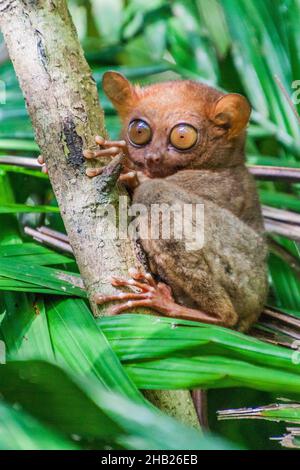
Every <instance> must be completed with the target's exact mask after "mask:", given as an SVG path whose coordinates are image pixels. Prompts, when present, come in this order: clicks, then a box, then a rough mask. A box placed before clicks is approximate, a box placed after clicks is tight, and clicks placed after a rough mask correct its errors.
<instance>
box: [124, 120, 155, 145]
mask: <svg viewBox="0 0 300 470" xmlns="http://www.w3.org/2000/svg"><path fill="white" fill-rule="evenodd" d="M128 137H129V140H130V142H131V143H132V144H133V145H146V144H148V142H150V139H151V137H152V131H151V127H150V126H149V124H147V123H146V122H145V121H142V120H141V119H135V120H134V121H131V123H130V124H129V127H128Z"/></svg>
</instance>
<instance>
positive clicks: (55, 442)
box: [0, 402, 79, 450]
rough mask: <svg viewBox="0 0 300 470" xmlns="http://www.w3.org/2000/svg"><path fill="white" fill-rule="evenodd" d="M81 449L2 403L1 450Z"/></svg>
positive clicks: (0, 424)
mask: <svg viewBox="0 0 300 470" xmlns="http://www.w3.org/2000/svg"><path fill="white" fill-rule="evenodd" d="M76 449H79V447H78V446H77V445H76V444H75V443H73V442H72V441H69V440H67V439H66V438H65V437H63V436H61V435H60V434H59V433H57V432H55V431H53V430H52V429H50V428H47V427H46V426H45V425H43V424H41V423H39V422H38V421H37V420H36V419H34V418H33V417H32V416H30V415H28V414H27V413H24V411H22V410H20V409H14V408H13V407H12V406H10V405H7V404H6V403H3V402H0V450H76Z"/></svg>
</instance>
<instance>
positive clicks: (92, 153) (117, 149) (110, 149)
mask: <svg viewBox="0 0 300 470" xmlns="http://www.w3.org/2000/svg"><path fill="white" fill-rule="evenodd" d="M95 141H96V143H97V144H98V145H100V147H102V148H100V149H99V150H90V149H87V150H84V151H83V156H84V157H85V158H86V159H94V158H102V157H106V158H107V157H112V158H113V157H116V156H117V155H119V154H120V153H121V152H122V151H125V150H126V142H125V140H105V139H104V138H103V137H101V136H96V137H95ZM37 160H38V162H39V163H40V164H41V165H42V166H43V168H42V172H43V173H48V169H47V166H46V164H45V160H44V157H43V155H40V156H39V157H38V159H37ZM103 168H104V167H102V168H87V170H86V175H87V176H89V177H90V178H93V177H95V176H98V175H100V174H101V173H102V171H103ZM146 179H148V178H147V176H145V175H144V174H143V173H142V172H140V171H135V170H132V169H131V168H129V167H127V166H126V165H125V166H124V167H123V171H122V174H121V175H120V177H119V181H121V182H122V183H123V184H125V186H127V187H128V188H129V189H135V188H136V187H137V186H139V184H141V183H142V182H143V181H145V180H146Z"/></svg>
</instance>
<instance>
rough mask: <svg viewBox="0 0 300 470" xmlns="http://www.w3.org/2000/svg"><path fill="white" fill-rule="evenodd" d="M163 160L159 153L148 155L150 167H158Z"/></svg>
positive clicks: (147, 159)
mask: <svg viewBox="0 0 300 470" xmlns="http://www.w3.org/2000/svg"><path fill="white" fill-rule="evenodd" d="M161 160H162V155H161V154H160V153H159V152H157V153H149V154H148V155H146V161H147V164H148V165H157V164H158V163H160V162H161Z"/></svg>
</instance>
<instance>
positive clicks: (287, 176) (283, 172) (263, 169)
mask: <svg viewBox="0 0 300 470" xmlns="http://www.w3.org/2000/svg"><path fill="white" fill-rule="evenodd" d="M248 168H249V171H250V173H252V175H253V176H255V178H257V179H263V180H272V181H273V180H280V181H288V182H290V183H299V182H300V169H298V168H290V167H284V166H267V165H249V166H248Z"/></svg>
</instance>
